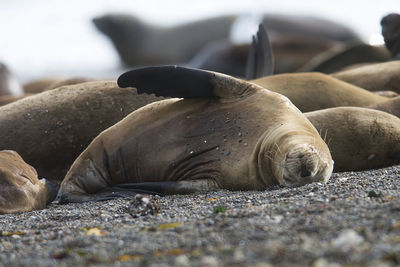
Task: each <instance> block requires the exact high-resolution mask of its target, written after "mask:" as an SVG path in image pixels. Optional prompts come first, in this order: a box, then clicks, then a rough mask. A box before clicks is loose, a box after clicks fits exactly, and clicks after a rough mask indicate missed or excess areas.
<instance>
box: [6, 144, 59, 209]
mask: <svg viewBox="0 0 400 267" xmlns="http://www.w3.org/2000/svg"><path fill="white" fill-rule="evenodd" d="M56 191H57V188H56V187H53V185H52V184H50V183H49V182H48V181H46V180H45V179H41V180H39V179H38V178H37V173H36V170H35V169H34V168H33V167H32V166H30V165H28V164H27V163H26V162H25V161H23V159H22V158H21V157H20V156H19V155H18V153H17V152H15V151H11V150H3V151H0V214H5V213H14V212H20V211H30V210H34V209H42V208H45V207H46V203H48V202H50V201H51V200H53V199H54V198H55V195H56Z"/></svg>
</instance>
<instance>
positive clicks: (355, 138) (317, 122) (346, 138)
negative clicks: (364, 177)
mask: <svg viewBox="0 0 400 267" xmlns="http://www.w3.org/2000/svg"><path fill="white" fill-rule="evenodd" d="M305 115H306V117H307V119H309V120H310V122H311V123H312V124H313V125H314V126H315V128H316V129H317V130H318V131H319V132H320V134H321V136H323V138H324V140H325V141H326V142H327V144H328V147H329V150H330V152H331V154H332V158H333V160H334V161H335V168H334V171H335V172H341V171H361V170H368V169H377V168H383V167H387V166H392V165H396V164H399V163H400V119H399V118H398V117H395V116H393V115H391V114H389V113H386V112H382V111H379V110H373V109H369V108H359V107H336V108H330V109H324V110H317V111H313V112H308V113H305Z"/></svg>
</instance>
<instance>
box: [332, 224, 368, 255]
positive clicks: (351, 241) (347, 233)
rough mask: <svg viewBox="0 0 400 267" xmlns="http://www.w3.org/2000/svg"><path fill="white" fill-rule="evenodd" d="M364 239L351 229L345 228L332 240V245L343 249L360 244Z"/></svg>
mask: <svg viewBox="0 0 400 267" xmlns="http://www.w3.org/2000/svg"><path fill="white" fill-rule="evenodd" d="M363 241H364V238H363V237H362V236H360V235H359V234H358V233H357V232H356V231H354V230H353V229H347V230H344V231H342V232H341V233H340V234H339V236H338V237H337V238H335V239H334V240H332V245H333V246H334V247H336V248H341V249H343V250H345V251H347V250H350V249H352V248H354V247H355V246H358V245H360V244H361V243H362V242H363Z"/></svg>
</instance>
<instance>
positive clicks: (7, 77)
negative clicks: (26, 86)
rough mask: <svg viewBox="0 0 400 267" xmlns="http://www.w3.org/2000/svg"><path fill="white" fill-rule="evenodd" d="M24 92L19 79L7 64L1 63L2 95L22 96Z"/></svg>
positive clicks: (0, 87) (0, 86) (0, 88)
mask: <svg viewBox="0 0 400 267" xmlns="http://www.w3.org/2000/svg"><path fill="white" fill-rule="evenodd" d="M23 94H24V91H23V90H22V87H21V86H20V84H19V82H18V81H17V79H16V78H15V77H14V76H13V75H12V73H11V72H10V71H9V70H8V68H7V66H6V65H4V64H2V63H0V96H2V95H13V96H21V95H23Z"/></svg>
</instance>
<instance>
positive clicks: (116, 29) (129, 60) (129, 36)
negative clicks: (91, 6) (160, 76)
mask: <svg viewBox="0 0 400 267" xmlns="http://www.w3.org/2000/svg"><path fill="white" fill-rule="evenodd" d="M93 23H94V25H95V26H96V28H97V29H98V30H99V31H100V32H102V33H103V34H105V35H106V36H108V37H109V38H110V39H111V41H112V42H113V44H114V46H115V48H116V49H117V51H118V53H119V55H120V57H121V59H122V60H123V61H124V63H125V64H127V65H138V64H139V63H140V62H139V63H138V62H137V60H138V59H137V57H138V53H142V50H141V48H142V46H143V45H145V44H146V37H147V31H148V28H152V27H151V26H150V25H147V24H145V23H144V22H142V21H141V20H139V19H138V18H136V17H134V16H131V15H124V14H109V15H104V16H100V17H95V18H93Z"/></svg>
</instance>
